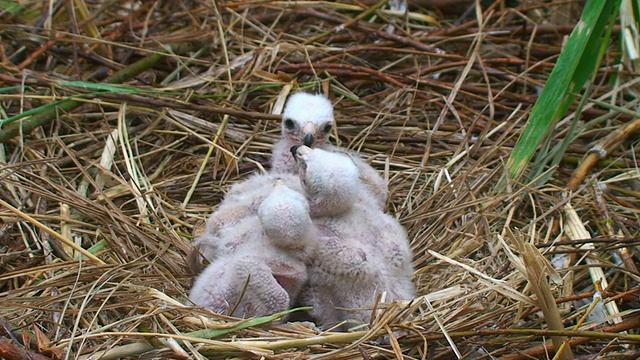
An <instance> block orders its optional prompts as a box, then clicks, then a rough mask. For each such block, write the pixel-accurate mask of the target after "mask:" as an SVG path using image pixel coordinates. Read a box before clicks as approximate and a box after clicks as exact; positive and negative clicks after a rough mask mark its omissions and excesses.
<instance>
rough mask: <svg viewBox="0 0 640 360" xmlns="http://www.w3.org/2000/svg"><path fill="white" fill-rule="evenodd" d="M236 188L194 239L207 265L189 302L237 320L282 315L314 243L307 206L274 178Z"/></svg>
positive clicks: (254, 180)
mask: <svg viewBox="0 0 640 360" xmlns="http://www.w3.org/2000/svg"><path fill="white" fill-rule="evenodd" d="M289 180H290V181H291V183H292V184H293V185H295V184H298V183H299V180H298V179H296V178H294V179H292V178H289ZM247 185H259V187H247ZM238 187H239V188H240V189H242V190H245V192H244V193H243V192H240V193H238V192H236V191H238V188H236V189H233V190H234V191H233V192H230V194H231V196H228V197H227V198H225V201H223V204H221V206H220V208H219V209H218V210H217V211H216V212H214V214H212V216H211V218H210V219H209V220H210V221H209V222H208V226H207V231H205V233H203V234H202V235H201V236H200V237H199V238H198V244H200V245H204V248H205V249H206V251H205V254H203V255H204V256H205V257H206V258H207V260H209V261H211V263H210V264H209V265H208V266H207V267H206V269H205V270H204V271H203V272H202V273H201V274H200V275H199V276H198V278H197V279H196V281H195V282H194V284H193V286H192V289H191V294H190V296H189V298H190V299H191V301H193V302H194V303H195V304H198V305H201V306H204V307H207V308H209V309H211V310H213V311H215V312H218V313H230V314H231V315H234V316H238V317H251V316H262V315H267V314H271V313H274V312H278V311H283V310H286V309H288V308H289V307H290V306H291V305H292V304H293V302H294V300H295V299H296V297H297V296H298V293H299V291H300V289H301V287H302V286H303V284H304V283H305V282H306V280H307V271H306V266H305V260H306V257H308V256H310V254H311V252H312V248H313V246H314V245H315V243H316V233H315V228H314V226H313V224H312V222H311V218H310V217H309V205H308V203H307V200H306V199H305V197H304V196H303V195H302V194H301V193H300V192H298V191H295V190H292V189H291V188H289V187H288V184H287V183H286V181H285V180H283V179H280V178H279V179H276V180H275V181H273V179H272V178H271V177H270V176H267V175H260V176H254V177H252V178H250V179H249V180H247V181H246V182H244V183H241V184H240V185H238ZM265 194H266V196H265ZM230 209H233V210H230ZM239 214H241V215H242V216H241V217H240V218H233V216H236V215H239ZM243 289H244V292H243Z"/></svg>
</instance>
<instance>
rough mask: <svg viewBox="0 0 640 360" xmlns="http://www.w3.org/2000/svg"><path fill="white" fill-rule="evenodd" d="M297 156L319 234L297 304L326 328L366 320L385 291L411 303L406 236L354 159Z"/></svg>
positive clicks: (311, 153)
mask: <svg viewBox="0 0 640 360" xmlns="http://www.w3.org/2000/svg"><path fill="white" fill-rule="evenodd" d="M295 154H296V157H297V159H298V160H299V161H300V162H301V164H302V165H301V167H300V175H301V178H302V181H303V183H304V186H305V190H306V193H307V196H308V198H309V203H310V208H311V213H312V215H313V216H312V219H313V223H314V224H315V227H316V229H317V231H318V245H317V248H316V252H315V255H314V256H312V257H310V260H311V262H310V263H308V267H307V269H308V275H309V280H308V282H307V283H306V285H305V286H304V288H303V289H302V290H301V293H300V299H299V301H298V303H299V304H301V305H311V306H313V307H314V310H313V311H312V312H311V315H312V317H313V318H314V319H315V320H316V322H317V323H318V324H319V325H328V324H335V323H338V322H340V321H343V320H346V319H356V320H358V321H361V322H366V321H368V319H369V317H370V315H371V311H370V310H367V309H370V308H371V306H372V305H373V302H374V301H375V299H376V294H377V293H378V292H382V291H387V293H388V299H389V300H397V299H411V298H413V297H414V295H415V294H414V286H413V284H412V282H411V276H412V274H413V266H412V256H411V250H410V248H409V241H408V238H407V234H406V232H405V230H404V228H403V227H402V226H401V225H400V223H399V222H398V221H397V220H396V219H395V218H393V217H391V216H389V215H388V214H385V213H384V212H383V211H382V210H381V209H380V208H378V207H377V206H376V205H375V203H376V199H375V197H374V196H373V195H372V194H371V193H370V190H369V188H368V187H366V186H364V185H363V183H362V182H361V181H360V177H359V171H358V168H357V166H356V164H355V163H354V161H353V159H352V158H350V157H349V156H348V155H345V154H340V153H331V152H328V151H325V150H322V149H319V148H318V149H310V148H308V147H305V146H301V147H299V148H297V149H296V150H295ZM345 309H355V310H353V311H350V310H345Z"/></svg>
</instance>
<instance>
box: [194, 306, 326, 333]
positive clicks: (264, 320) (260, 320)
mask: <svg viewBox="0 0 640 360" xmlns="http://www.w3.org/2000/svg"><path fill="white" fill-rule="evenodd" d="M311 309H313V308H312V307H308V306H307V307H299V308H295V309H290V310H285V311H281V312H279V313H275V314H273V315H269V316H263V317H257V318H252V319H248V320H247V321H243V322H240V323H239V324H238V325H236V326H234V327H230V328H228V329H203V330H196V331H193V332H190V333H188V334H185V335H187V336H189V337H195V338H200V339H213V338H216V337H219V336H222V335H226V334H229V333H233V332H236V331H238V330H242V329H246V328H248V327H252V326H258V325H264V324H268V323H270V322H272V321H275V320H277V319H279V318H281V317H283V316H285V315H288V314H291V313H292V312H296V311H305V310H311Z"/></svg>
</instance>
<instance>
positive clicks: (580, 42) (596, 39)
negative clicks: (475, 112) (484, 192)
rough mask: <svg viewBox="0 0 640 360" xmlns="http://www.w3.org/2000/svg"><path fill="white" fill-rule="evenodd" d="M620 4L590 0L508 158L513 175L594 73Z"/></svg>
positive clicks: (518, 173)
mask: <svg viewBox="0 0 640 360" xmlns="http://www.w3.org/2000/svg"><path fill="white" fill-rule="evenodd" d="M619 6H620V1H619V0H618V1H607V0H589V1H587V3H586V5H585V8H584V11H583V13H582V17H581V19H580V21H579V22H578V24H577V25H576V27H575V29H574V30H573V32H572V33H571V36H570V37H569V40H568V41H567V45H566V46H565V48H564V49H563V50H562V53H561V54H560V57H559V58H558V61H557V63H556V66H555V67H554V69H553V70H552V71H551V74H550V75H549V79H548V80H547V84H546V85H545V87H544V89H543V91H542V93H541V94H540V98H538V101H536V103H535V105H534V106H533V109H531V114H530V116H529V121H528V123H527V126H526V127H525V129H524V132H523V134H522V135H521V137H520V139H519V140H518V143H517V144H516V146H515V148H514V149H513V152H512V153H511V156H510V157H509V160H508V161H507V169H508V171H509V176H510V177H511V179H514V180H519V179H520V178H521V177H522V175H523V173H524V171H525V170H526V169H527V166H528V164H529V161H530V160H531V158H532V157H533V155H534V153H535V151H536V149H537V148H538V147H539V146H540V145H541V144H542V143H543V141H545V140H546V139H548V138H549V135H550V134H551V132H552V131H553V128H554V126H555V124H556V123H557V121H558V120H559V119H560V118H561V117H562V116H563V115H564V114H565V113H566V111H567V109H568V108H569V106H570V105H571V103H572V102H573V101H574V97H573V95H572V94H573V93H579V91H580V89H581V88H582V87H583V86H584V84H585V83H586V81H587V80H588V79H589V78H590V77H591V76H592V75H593V73H594V71H595V70H596V68H597V66H598V65H599V63H600V60H601V58H602V54H603V51H602V49H603V48H604V47H605V46H607V45H608V44H609V40H610V36H609V34H610V33H609V27H610V25H611V24H612V19H614V18H615V17H616V15H617V10H618V8H619ZM501 186H504V182H502V184H501Z"/></svg>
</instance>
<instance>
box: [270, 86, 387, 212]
mask: <svg viewBox="0 0 640 360" xmlns="http://www.w3.org/2000/svg"><path fill="white" fill-rule="evenodd" d="M333 122H334V118H333V105H332V104H331V101H329V99H327V97H326V96H324V95H322V94H309V93H305V92H297V93H294V94H293V95H291V96H290V97H289V99H288V100H287V103H286V104H285V108H284V111H283V115H282V138H281V139H280V140H279V141H278V142H277V143H276V144H275V145H274V146H273V152H272V158H271V170H272V171H273V172H274V173H297V166H296V162H295V159H294V157H293V156H292V155H291V152H290V149H291V147H292V146H300V145H305V146H307V147H310V148H321V149H325V150H329V151H332V152H342V153H345V154H348V156H350V157H351V158H352V159H353V162H354V164H355V165H356V167H357V168H358V171H359V173H360V178H361V180H362V182H363V183H364V184H366V186H367V187H368V188H369V189H370V191H371V192H372V193H373V194H374V195H375V198H376V199H377V200H378V201H377V205H378V206H379V207H380V208H384V205H385V202H386V201H387V192H388V190H387V184H386V182H385V181H384V179H383V178H382V177H381V176H380V174H378V172H377V171H376V170H375V169H374V168H373V167H371V165H369V164H367V163H366V162H365V161H363V160H362V159H361V158H360V157H359V156H358V155H357V154H355V153H352V152H349V151H348V150H346V149H342V148H340V147H337V146H334V145H331V144H330V143H329V135H331V131H332V130H333Z"/></svg>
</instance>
